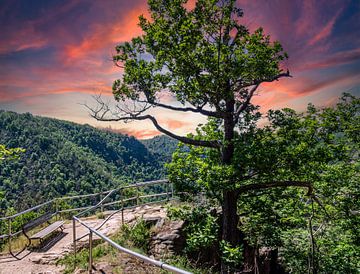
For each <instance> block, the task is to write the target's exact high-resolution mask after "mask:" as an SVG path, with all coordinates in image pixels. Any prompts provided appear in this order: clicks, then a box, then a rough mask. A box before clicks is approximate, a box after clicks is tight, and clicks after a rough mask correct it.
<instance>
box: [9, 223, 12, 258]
mask: <svg viewBox="0 0 360 274" xmlns="http://www.w3.org/2000/svg"><path fill="white" fill-rule="evenodd" d="M11 233H12V232H11V218H9V252H10V253H12V251H11Z"/></svg>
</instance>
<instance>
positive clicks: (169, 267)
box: [73, 216, 191, 274]
mask: <svg viewBox="0 0 360 274" xmlns="http://www.w3.org/2000/svg"><path fill="white" fill-rule="evenodd" d="M73 220H74V221H78V222H79V223H80V224H82V225H83V226H85V227H86V228H87V229H89V231H90V235H89V239H90V240H92V233H94V234H96V235H97V236H99V237H100V238H102V239H103V240H104V241H106V242H108V243H109V244H111V245H112V246H113V247H115V248H116V249H117V250H119V251H122V252H124V253H127V254H129V255H131V256H134V257H136V258H138V259H140V260H142V261H144V262H146V263H149V264H152V265H155V266H157V267H160V268H161V269H165V270H169V271H171V272H173V273H179V274H191V272H188V271H185V270H183V269H180V268H177V267H175V266H172V265H169V264H166V263H164V262H162V261H158V260H154V259H151V258H149V257H147V256H144V255H142V254H140V253H137V252H135V251H132V250H130V249H127V248H125V247H123V246H121V245H119V244H117V243H115V242H114V241H113V240H111V239H110V238H108V237H106V236H105V235H104V234H102V233H101V232H99V231H97V230H96V229H93V228H92V227H90V226H88V225H87V224H86V223H84V222H83V221H81V220H80V219H79V218H77V217H76V216H73ZM89 246H90V248H91V247H92V243H91V242H89ZM89 253H90V254H91V253H92V251H91V250H90V252H89ZM89 263H92V258H91V257H90V258H89ZM89 272H90V273H91V269H89Z"/></svg>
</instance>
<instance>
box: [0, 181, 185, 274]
mask: <svg viewBox="0 0 360 274" xmlns="http://www.w3.org/2000/svg"><path fill="white" fill-rule="evenodd" d="M164 183H167V184H168V183H169V181H168V180H166V179H164V180H154V181H149V182H140V183H135V184H131V185H127V186H121V187H118V188H115V189H111V190H108V191H102V192H98V193H91V194H84V195H75V196H66V197H59V198H54V199H52V200H50V201H47V202H44V203H42V204H40V205H36V206H34V207H32V208H29V209H26V210H24V211H21V212H18V213H16V214H14V215H11V216H5V217H1V218H0V221H5V220H8V221H9V233H8V234H3V235H1V236H0V239H4V238H9V242H10V252H11V237H13V236H15V235H18V234H20V233H21V231H18V232H15V233H11V220H12V219H13V218H15V217H18V216H20V215H23V214H25V213H28V212H31V211H34V210H37V209H39V208H41V207H43V206H46V205H49V204H51V203H55V202H57V201H59V200H60V201H61V200H69V199H78V198H85V197H94V196H98V195H105V197H101V198H102V199H101V200H100V201H99V202H98V203H96V204H95V205H92V206H87V207H80V208H74V209H64V210H58V209H56V213H61V212H70V211H74V210H83V211H81V212H79V213H78V214H77V215H74V216H73V217H72V219H73V247H74V255H75V256H76V241H78V240H80V239H82V238H84V237H86V236H89V273H91V272H92V235H93V233H94V234H96V235H97V236H99V237H100V238H102V239H103V240H104V241H106V242H108V243H109V244H110V245H112V246H113V247H115V248H116V249H117V250H119V251H122V252H125V253H127V254H129V255H131V256H134V257H136V258H138V259H141V260H143V261H144V262H147V263H149V264H152V265H154V266H157V267H160V268H162V269H165V270H169V271H172V272H174V273H179V274H190V272H187V271H185V270H182V269H179V268H177V267H174V266H171V265H168V264H166V263H164V262H161V261H157V260H154V259H151V258H149V257H147V256H144V255H142V254H139V253H137V252H134V251H132V250H129V249H127V248H125V247H122V246H120V245H118V244H117V243H115V242H114V241H112V240H111V239H110V238H108V237H106V236H105V235H103V234H102V233H101V232H99V231H98V229H100V228H101V227H102V226H103V225H104V224H105V223H106V222H107V221H108V220H109V219H110V218H111V217H112V216H113V215H115V214H116V213H118V212H120V211H121V212H122V222H123V223H124V215H123V211H124V209H125V208H133V207H136V206H138V205H139V204H138V201H139V199H143V198H153V197H161V196H167V199H166V200H165V199H162V200H160V201H159V200H157V201H151V202H148V203H143V204H142V205H146V204H152V203H159V202H163V201H168V200H170V197H171V198H173V196H174V190H173V187H171V190H170V192H169V186H167V187H166V192H162V193H155V194H148V195H137V196H136V197H131V198H127V199H124V198H123V197H122V195H121V196H120V197H121V200H120V201H115V202H108V203H104V202H105V200H106V199H107V198H109V196H110V195H111V194H113V193H115V192H116V191H122V190H124V189H129V188H136V189H137V188H140V187H147V186H151V185H157V184H164ZM120 194H121V193H120ZM170 195H171V196H170ZM131 200H137V203H136V206H127V207H124V202H127V201H131ZM116 203H121V204H122V207H121V208H120V209H118V210H115V212H113V213H112V214H110V215H109V216H108V217H107V218H106V219H105V220H104V221H103V222H102V223H101V224H100V225H98V226H97V227H96V228H92V227H90V226H89V225H87V224H86V223H85V222H83V221H82V220H81V219H80V216H83V215H84V214H85V213H87V212H89V211H91V210H94V209H96V208H99V207H101V208H102V209H103V207H104V206H108V205H113V204H116ZM76 221H77V222H79V223H80V224H81V225H83V226H85V227H86V228H87V229H88V230H89V232H88V233H86V234H85V235H83V236H82V237H80V238H78V239H77V238H76V226H75V222H76ZM15 257H16V256H15ZM16 258H17V257H16ZM75 261H76V260H75Z"/></svg>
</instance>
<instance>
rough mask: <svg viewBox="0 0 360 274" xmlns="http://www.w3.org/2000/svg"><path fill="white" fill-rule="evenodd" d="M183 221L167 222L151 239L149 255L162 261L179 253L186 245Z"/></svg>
mask: <svg viewBox="0 0 360 274" xmlns="http://www.w3.org/2000/svg"><path fill="white" fill-rule="evenodd" d="M183 226H184V222H183V221H166V222H165V223H164V224H163V225H162V226H161V227H159V228H158V231H157V233H155V235H153V236H152V237H151V241H150V245H149V246H150V250H149V253H150V254H151V255H152V256H154V257H155V258H158V259H161V258H165V257H168V256H171V255H172V254H174V253H179V252H180V251H181V250H182V249H183V248H184V245H185V237H184V233H183Z"/></svg>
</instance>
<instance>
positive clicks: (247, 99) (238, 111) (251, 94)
mask: <svg viewBox="0 0 360 274" xmlns="http://www.w3.org/2000/svg"><path fill="white" fill-rule="evenodd" d="M259 85H260V84H257V85H255V86H254V87H253V88H252V89H251V90H250V92H249V95H248V96H247V97H246V100H245V101H244V102H243V103H242V104H241V105H240V106H239V107H238V108H237V109H236V110H235V113H234V123H235V124H236V123H237V122H238V121H239V116H240V114H241V112H243V111H244V110H245V109H246V108H247V107H248V105H249V103H250V100H251V98H252V97H253V96H254V93H255V91H256V90H257V88H258V87H259Z"/></svg>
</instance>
